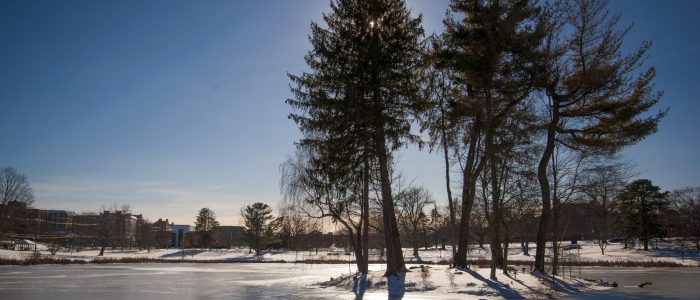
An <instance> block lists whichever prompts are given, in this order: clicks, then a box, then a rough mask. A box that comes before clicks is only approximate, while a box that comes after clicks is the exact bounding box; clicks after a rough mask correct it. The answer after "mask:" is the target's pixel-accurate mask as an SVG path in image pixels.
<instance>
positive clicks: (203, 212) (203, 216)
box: [194, 207, 219, 248]
mask: <svg viewBox="0 0 700 300" xmlns="http://www.w3.org/2000/svg"><path fill="white" fill-rule="evenodd" d="M216 226H219V222H218V221H216V214H214V211H213V210H211V209H209V208H207V207H204V208H202V209H200V210H199V213H198V214H197V218H196V219H195V221H194V230H195V231H196V232H197V233H198V234H199V239H200V240H199V244H200V246H201V247H205V248H207V247H211V245H212V242H213V240H212V236H211V232H212V230H214V227H216Z"/></svg>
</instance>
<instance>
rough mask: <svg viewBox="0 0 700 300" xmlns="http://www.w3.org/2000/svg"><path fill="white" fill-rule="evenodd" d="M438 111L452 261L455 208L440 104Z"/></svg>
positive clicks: (454, 249) (455, 248)
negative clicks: (440, 116)
mask: <svg viewBox="0 0 700 300" xmlns="http://www.w3.org/2000/svg"><path fill="white" fill-rule="evenodd" d="M440 113H441V114H442V119H441V120H440V121H441V122H442V149H443V155H444V159H445V187H446V189H447V207H448V209H449V210H450V230H449V231H448V234H449V235H450V244H451V245H452V260H453V261H454V259H455V256H456V255H457V247H456V245H455V209H454V203H452V189H451V188H450V155H449V149H448V148H447V137H446V136H445V135H446V130H445V126H446V125H445V119H444V112H443V111H442V104H441V105H440ZM442 249H443V250H444V249H445V244H444V242H443V244H442Z"/></svg>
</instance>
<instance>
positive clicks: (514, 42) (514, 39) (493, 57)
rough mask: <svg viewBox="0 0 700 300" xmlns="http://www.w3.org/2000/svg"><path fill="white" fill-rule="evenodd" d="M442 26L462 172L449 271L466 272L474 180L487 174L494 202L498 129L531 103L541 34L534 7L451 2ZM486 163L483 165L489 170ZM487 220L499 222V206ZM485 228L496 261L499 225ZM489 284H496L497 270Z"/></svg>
mask: <svg viewBox="0 0 700 300" xmlns="http://www.w3.org/2000/svg"><path fill="white" fill-rule="evenodd" d="M450 7H451V12H452V14H451V15H448V18H447V19H446V20H445V26H446V27H447V29H446V30H445V33H444V36H443V39H444V46H443V47H442V48H441V49H438V51H437V54H436V55H437V56H438V58H439V60H440V61H439V65H443V66H444V67H446V68H449V69H450V70H451V72H452V74H453V75H452V77H453V81H454V84H455V85H456V86H457V88H456V89H455V91H456V92H458V93H459V95H458V96H457V98H458V99H459V101H455V105H454V106H453V108H452V112H451V113H452V114H453V115H454V116H453V118H454V119H455V120H461V122H462V124H460V125H458V126H459V128H460V135H461V138H460V139H461V140H462V141H463V145H462V147H464V148H465V150H464V152H466V161H465V162H464V167H463V175H462V179H463V184H462V205H461V206H462V212H461V215H462V217H461V220H460V225H459V230H460V233H459V243H458V250H457V253H456V256H455V261H454V262H455V265H456V266H458V267H466V266H467V262H466V255H467V251H468V238H469V218H470V215H471V211H472V207H473V205H474V197H475V189H476V181H477V178H478V177H479V175H480V173H481V172H482V170H484V167H488V170H490V171H491V172H492V174H490V175H489V176H490V177H491V178H492V179H493V180H491V181H490V182H491V183H492V184H491V185H492V186H491V189H492V196H493V197H494V198H496V199H498V198H500V197H501V195H500V191H499V190H498V186H497V185H498V182H499V180H497V178H496V177H497V175H498V174H497V173H498V169H499V168H498V166H497V165H498V164H499V160H498V159H499V158H498V152H499V151H500V150H498V149H497V148H498V141H497V139H498V138H497V135H498V134H499V128H500V127H502V126H503V124H504V121H505V120H506V119H507V118H508V116H509V115H510V114H512V113H513V112H514V111H515V110H516V109H517V108H518V105H519V104H521V103H522V101H523V100H525V99H526V98H527V97H529V96H530V94H531V92H532V91H533V89H534V82H535V80H534V78H535V76H534V75H535V74H536V72H537V71H538V65H537V64H536V62H537V61H538V59H537V58H538V55H539V54H540V52H539V51H538V50H539V49H540V48H541V47H540V46H541V44H542V42H543V39H544V37H545V36H546V33H547V27H546V26H544V23H543V22H541V20H540V17H541V12H540V9H539V7H537V6H536V5H535V4H534V1H528V0H512V1H480V0H453V1H452V3H451V5H450ZM487 164H488V165H487ZM493 204H495V206H494V207H493V208H492V209H493V211H492V213H493V214H495V215H497V216H498V215H500V208H499V206H498V201H495V202H493ZM492 225H493V227H491V228H490V230H491V232H492V233H493V234H491V237H492V244H491V246H492V250H493V251H494V253H493V254H494V257H498V256H499V253H500V250H499V249H498V247H499V246H498V245H499V244H500V242H497V243H494V242H495V241H498V240H500V237H499V232H500V228H499V226H500V225H499V222H494V223H493V224H492ZM491 277H494V278H495V270H493V271H492V275H491Z"/></svg>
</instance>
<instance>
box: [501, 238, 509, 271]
mask: <svg viewBox="0 0 700 300" xmlns="http://www.w3.org/2000/svg"><path fill="white" fill-rule="evenodd" d="M505 232H508V230H507V229H506V230H505ZM509 242H510V241H509V240H508V234H504V236H503V264H502V267H503V274H505V275H508V243H509Z"/></svg>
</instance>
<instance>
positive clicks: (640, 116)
mask: <svg viewBox="0 0 700 300" xmlns="http://www.w3.org/2000/svg"><path fill="white" fill-rule="evenodd" d="M607 2H608V1H607V0H575V1H562V2H559V3H557V4H556V5H555V6H554V9H555V12H556V14H555V16H556V17H557V18H560V19H558V20H560V21H561V22H560V25H559V26H557V28H558V30H555V31H553V32H552V33H551V35H550V38H549V41H550V43H549V46H548V47H546V49H547V51H548V55H547V56H546V57H545V61H543V62H542V64H543V65H544V66H545V70H544V72H543V73H542V74H543V75H544V78H543V80H542V82H541V84H542V90H543V92H544V94H545V95H546V101H545V102H546V103H547V104H546V107H545V108H544V109H543V110H544V111H545V112H546V114H545V115H544V116H542V118H543V126H542V127H543V128H544V133H545V140H544V151H543V153H542V156H541V158H540V162H539V165H538V170H537V177H538V181H539V182H540V192H541V194H542V214H541V217H540V222H539V226H538V231H537V249H536V253H535V270H537V271H540V272H544V271H545V268H544V255H545V244H546V237H547V232H548V231H549V218H550V217H549V213H550V205H551V198H552V196H551V186H550V182H549V178H548V176H547V166H548V165H549V163H550V160H551V158H552V154H553V152H554V149H555V146H556V144H557V143H559V144H561V145H563V146H566V147H568V148H571V149H574V150H579V151H583V152H588V153H601V152H607V153H610V152H615V151H617V150H619V149H621V148H622V147H624V146H628V145H631V144H634V143H636V142H638V141H639V140H641V139H643V138H644V137H646V136H648V135H650V134H652V133H654V132H656V129H657V126H658V123H659V121H660V120H661V118H662V117H663V116H664V115H665V112H660V113H657V114H653V115H645V112H647V111H648V110H649V109H651V108H652V107H653V106H654V105H655V104H656V103H657V102H658V101H659V99H660V97H661V93H659V92H655V91H654V90H653V83H652V82H653V79H654V76H655V71H654V68H649V69H647V70H640V67H641V66H642V64H643V63H644V58H645V55H646V51H647V50H648V49H649V47H650V46H651V43H649V42H645V43H644V44H643V45H642V46H641V47H640V48H639V49H638V50H636V51H634V52H632V53H631V54H627V55H623V54H622V51H621V47H622V42H623V40H624V38H625V36H626V35H627V33H628V32H629V30H630V28H631V27H629V26H628V27H624V28H622V29H619V28H618V23H619V21H620V15H619V14H616V15H611V14H610V13H608V11H607V10H606V6H607ZM557 23H559V22H557Z"/></svg>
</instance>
